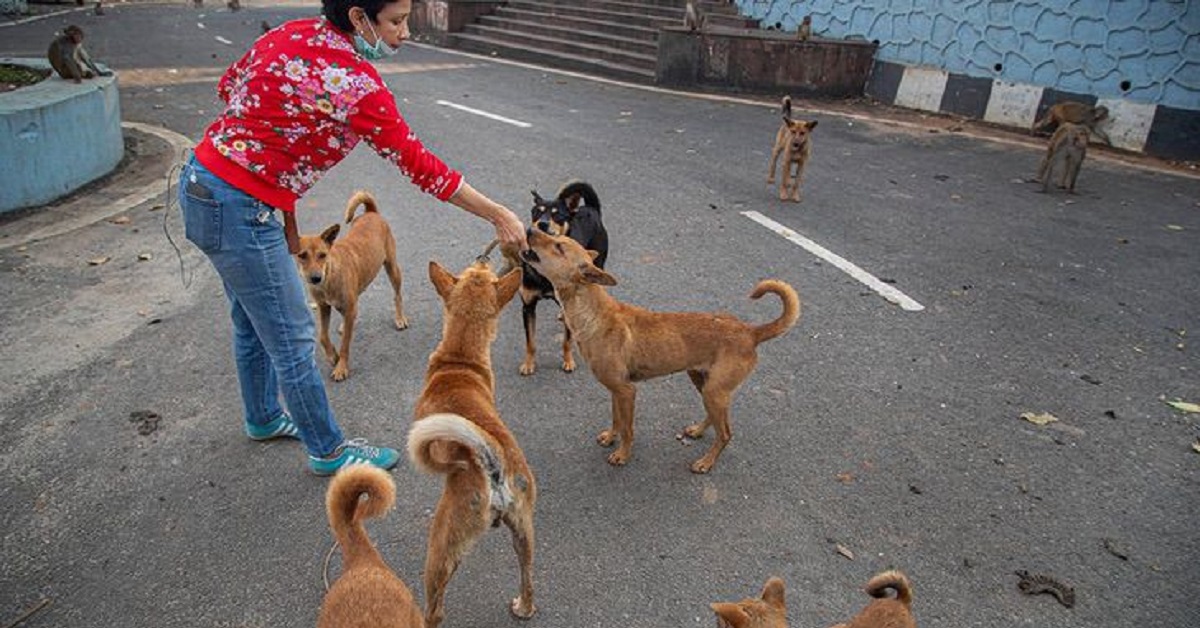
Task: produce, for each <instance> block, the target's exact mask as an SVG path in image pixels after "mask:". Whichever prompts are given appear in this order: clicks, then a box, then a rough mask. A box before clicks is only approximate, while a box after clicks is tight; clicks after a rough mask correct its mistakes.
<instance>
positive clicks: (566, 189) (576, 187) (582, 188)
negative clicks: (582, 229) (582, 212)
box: [556, 181, 600, 212]
mask: <svg viewBox="0 0 1200 628" xmlns="http://www.w3.org/2000/svg"><path fill="white" fill-rule="evenodd" d="M573 194H578V195H579V196H580V198H582V199H583V204H584V205H587V206H588V207H591V208H594V209H595V210H596V211H597V212H599V211H600V195H599V194H596V188H593V187H592V186H591V184H590V183H586V182H584V181H571V182H569V183H566V184H565V185H563V186H562V187H561V188H560V189H559V190H558V196H557V197H556V198H559V199H566V198H567V197H569V196H571V195H573Z"/></svg>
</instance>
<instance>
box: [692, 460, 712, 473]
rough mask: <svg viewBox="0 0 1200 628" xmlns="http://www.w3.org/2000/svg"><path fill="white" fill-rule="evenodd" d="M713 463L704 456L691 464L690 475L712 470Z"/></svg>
mask: <svg viewBox="0 0 1200 628" xmlns="http://www.w3.org/2000/svg"><path fill="white" fill-rule="evenodd" d="M712 467H713V462H712V461H711V460H709V459H708V456H705V457H703V458H701V459H699V460H697V461H695V462H693V463H692V473H697V474H703V473H708V472H709V471H710V470H712Z"/></svg>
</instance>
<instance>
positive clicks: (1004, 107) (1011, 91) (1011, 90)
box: [983, 81, 1043, 129]
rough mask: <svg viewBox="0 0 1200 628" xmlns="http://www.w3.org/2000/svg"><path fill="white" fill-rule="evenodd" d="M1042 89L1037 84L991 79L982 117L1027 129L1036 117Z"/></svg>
mask: <svg viewBox="0 0 1200 628" xmlns="http://www.w3.org/2000/svg"><path fill="white" fill-rule="evenodd" d="M1042 91H1043V89H1042V88H1041V87H1038V86H1037V85H1028V84H1025V83H1010V82H1008V81H992V95H991V97H989V98H988V104H987V111H985V112H984V114H983V119H984V120H987V121H988V122H994V123H996V124H1004V125H1007V126H1015V127H1017V128H1019V129H1028V128H1030V127H1032V126H1033V123H1034V121H1035V119H1036V118H1037V108H1038V103H1040V102H1041V101H1042Z"/></svg>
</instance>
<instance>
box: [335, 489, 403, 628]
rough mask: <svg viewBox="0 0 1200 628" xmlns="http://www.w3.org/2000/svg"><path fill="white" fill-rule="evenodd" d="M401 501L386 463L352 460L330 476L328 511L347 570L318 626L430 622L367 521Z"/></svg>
mask: <svg viewBox="0 0 1200 628" xmlns="http://www.w3.org/2000/svg"><path fill="white" fill-rule="evenodd" d="M364 497H365V498H366V499H363V498H364ZM395 501H396V485H395V484H394V483H393V482H392V476H391V475H389V474H388V473H387V472H386V471H384V470H382V469H378V468H375V467H372V466H368V465H354V466H349V467H346V468H344V469H342V470H341V471H339V472H338V474H337V475H336V476H334V478H333V480H331V481H330V483H329V490H328V492H327V493H326V497H325V511H326V513H327V514H328V515H329V527H330V528H332V529H333V536H334V538H335V539H337V542H338V545H340V546H341V548H342V575H341V577H340V578H338V579H337V581H335V582H334V583H333V586H331V587H329V592H328V593H326V594H325V601H324V602H322V603H321V613H320V615H319V617H318V618H317V628H422V626H424V622H423V621H422V619H421V608H420V607H419V606H417V604H416V602H414V601H413V597H412V593H411V592H410V591H409V590H408V587H407V586H405V585H404V582H403V581H402V580H400V578H397V577H396V574H395V573H393V572H392V570H391V569H390V568H388V566H387V563H385V562H384V561H383V558H382V557H381V556H380V555H379V551H378V550H376V549H375V545H374V544H372V543H371V539H370V537H368V536H367V530H366V528H364V527H363V520H364V519H370V518H372V517H379V516H381V515H383V514H384V513H386V512H387V511H388V510H391V508H392V504H394V503H395Z"/></svg>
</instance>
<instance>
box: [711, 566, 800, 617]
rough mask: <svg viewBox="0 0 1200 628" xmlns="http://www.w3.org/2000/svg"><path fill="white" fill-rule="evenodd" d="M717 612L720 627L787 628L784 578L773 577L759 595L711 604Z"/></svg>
mask: <svg viewBox="0 0 1200 628" xmlns="http://www.w3.org/2000/svg"><path fill="white" fill-rule="evenodd" d="M709 607H710V608H712V609H713V612H714V613H716V614H717V627H718V628H787V626H788V624H787V604H786V602H785V601H784V599H783V580H781V579H779V578H771V579H770V580H767V583H766V584H765V585H764V586H763V590H762V593H761V594H759V596H758V597H756V598H755V597H748V598H746V599H744V600H742V601H741V602H716V603H713V604H709Z"/></svg>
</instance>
